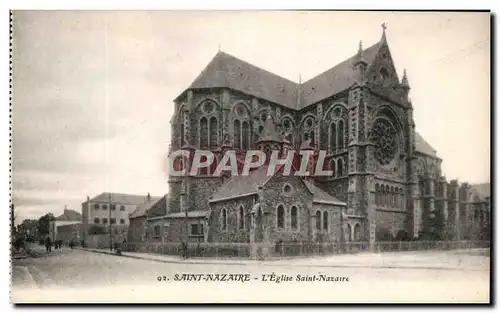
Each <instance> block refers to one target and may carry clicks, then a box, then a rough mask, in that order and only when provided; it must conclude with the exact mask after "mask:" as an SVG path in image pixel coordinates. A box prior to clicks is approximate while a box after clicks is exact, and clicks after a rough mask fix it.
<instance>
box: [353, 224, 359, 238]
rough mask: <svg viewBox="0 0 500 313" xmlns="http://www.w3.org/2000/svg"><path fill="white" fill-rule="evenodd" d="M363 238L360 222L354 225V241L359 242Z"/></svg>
mask: <svg viewBox="0 0 500 313" xmlns="http://www.w3.org/2000/svg"><path fill="white" fill-rule="evenodd" d="M360 240H361V226H359V224H356V226H354V241H356V242H358V241H360Z"/></svg>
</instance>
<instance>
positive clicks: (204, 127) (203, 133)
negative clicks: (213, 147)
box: [200, 117, 208, 148]
mask: <svg viewBox="0 0 500 313" xmlns="http://www.w3.org/2000/svg"><path fill="white" fill-rule="evenodd" d="M207 147H208V120H207V118H206V117H202V118H201V119H200V148H207Z"/></svg>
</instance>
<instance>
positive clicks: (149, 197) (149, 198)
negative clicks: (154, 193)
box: [148, 192, 151, 201]
mask: <svg viewBox="0 0 500 313" xmlns="http://www.w3.org/2000/svg"><path fill="white" fill-rule="evenodd" d="M149 200H151V195H150V194H149V192H148V201H149Z"/></svg>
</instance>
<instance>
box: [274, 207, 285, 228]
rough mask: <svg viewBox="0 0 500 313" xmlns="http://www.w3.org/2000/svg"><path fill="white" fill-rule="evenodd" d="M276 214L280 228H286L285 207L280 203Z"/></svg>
mask: <svg viewBox="0 0 500 313" xmlns="http://www.w3.org/2000/svg"><path fill="white" fill-rule="evenodd" d="M276 216H277V219H276V224H277V227H278V228H280V229H282V228H285V207H284V206H282V205H281V204H280V205H278V208H277V213H276Z"/></svg>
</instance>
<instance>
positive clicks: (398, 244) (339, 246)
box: [119, 241, 490, 259]
mask: <svg viewBox="0 0 500 313" xmlns="http://www.w3.org/2000/svg"><path fill="white" fill-rule="evenodd" d="M119 246H120V248H121V250H122V251H124V252H143V253H154V254H163V255H178V256H180V255H182V254H183V252H184V248H183V247H182V244H181V243H180V242H169V243H124V244H120V245H119ZM489 247H490V242H489V241H386V242H376V243H375V245H374V247H373V250H370V245H369V243H368V242H345V243H312V242H300V243H283V242H278V243H274V244H264V243H254V244H250V243H188V244H187V251H186V252H187V255H188V257H195V258H216V259H228V258H243V259H245V258H252V257H253V258H257V259H263V258H271V259H273V258H278V259H279V258H293V257H310V256H328V255H337V254H356V253H363V252H374V253H389V252H404V251H427V250H453V249H476V248H489Z"/></svg>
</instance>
